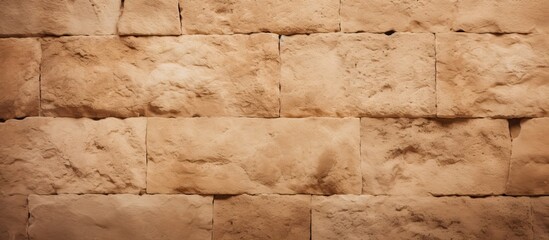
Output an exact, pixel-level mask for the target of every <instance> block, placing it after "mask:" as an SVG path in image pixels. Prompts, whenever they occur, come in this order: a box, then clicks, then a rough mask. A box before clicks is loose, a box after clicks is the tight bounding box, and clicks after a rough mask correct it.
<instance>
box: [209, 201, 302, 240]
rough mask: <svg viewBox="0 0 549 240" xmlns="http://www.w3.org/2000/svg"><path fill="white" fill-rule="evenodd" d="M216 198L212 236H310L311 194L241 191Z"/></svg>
mask: <svg viewBox="0 0 549 240" xmlns="http://www.w3.org/2000/svg"><path fill="white" fill-rule="evenodd" d="M214 201H215V202H214V221H213V222H214V227H213V228H214V235H213V236H214V237H213V239H295V240H299V239H303V240H308V239H310V238H309V235H310V234H309V233H310V223H311V218H310V217H311V216H310V215H311V213H310V210H311V196H309V195H256V196H250V195H239V196H233V197H228V198H222V197H221V198H216V199H215V200H214Z"/></svg>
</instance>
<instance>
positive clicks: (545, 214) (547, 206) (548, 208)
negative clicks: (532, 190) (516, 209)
mask: <svg viewBox="0 0 549 240" xmlns="http://www.w3.org/2000/svg"><path fill="white" fill-rule="evenodd" d="M530 201H532V218H533V219H532V224H533V230H534V238H533V239H539V240H548V239H549V197H540V198H531V200H530Z"/></svg>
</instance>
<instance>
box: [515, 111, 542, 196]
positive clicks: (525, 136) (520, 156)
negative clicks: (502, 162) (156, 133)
mask: <svg viewBox="0 0 549 240" xmlns="http://www.w3.org/2000/svg"><path fill="white" fill-rule="evenodd" d="M519 131H520V132H518V133H517V134H518V136H515V138H513V151H512V157H511V169H510V171H509V182H508V184H507V191H506V193H507V194H511V195H546V194H549V138H548V136H549V118H534V119H528V120H523V121H521V123H520V130H519Z"/></svg>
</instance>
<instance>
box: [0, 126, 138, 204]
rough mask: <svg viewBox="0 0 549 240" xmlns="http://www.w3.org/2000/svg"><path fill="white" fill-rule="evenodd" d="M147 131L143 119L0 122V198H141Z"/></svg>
mask: <svg viewBox="0 0 549 240" xmlns="http://www.w3.org/2000/svg"><path fill="white" fill-rule="evenodd" d="M145 128H146V120H145V119H126V120H118V119H112V118H109V119H104V120H99V121H93V120H90V119H67V118H26V119H24V120H9V121H7V122H5V123H1V124H0V136H2V137H1V138H0V194H29V193H36V194H53V193H139V192H141V191H142V190H144V188H145V175H146V174H145V168H146V167H145V162H146V154H145Z"/></svg>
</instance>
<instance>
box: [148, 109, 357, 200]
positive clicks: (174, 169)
mask: <svg viewBox="0 0 549 240" xmlns="http://www.w3.org/2000/svg"><path fill="white" fill-rule="evenodd" d="M358 132H359V122H358V119H329V118H308V119H250V118H186V119H160V118H152V119H149V125H148V131H147V146H148V152H147V155H148V159H149V161H148V174H147V192H148V193H200V194H240V193H251V194H255V193H284V194H295V193H311V194H335V193H352V194H358V193H360V187H361V183H360V170H359V166H360V165H359V164H360V163H359V134H358Z"/></svg>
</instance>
